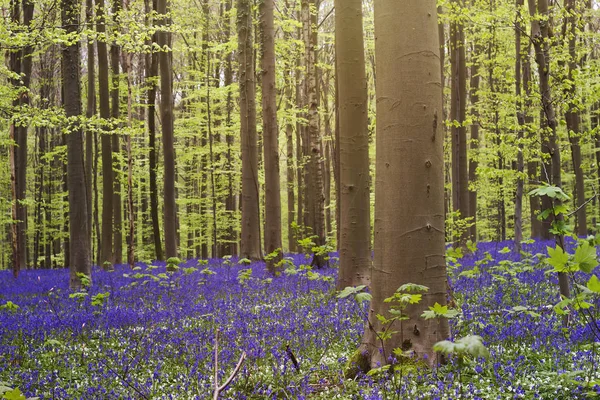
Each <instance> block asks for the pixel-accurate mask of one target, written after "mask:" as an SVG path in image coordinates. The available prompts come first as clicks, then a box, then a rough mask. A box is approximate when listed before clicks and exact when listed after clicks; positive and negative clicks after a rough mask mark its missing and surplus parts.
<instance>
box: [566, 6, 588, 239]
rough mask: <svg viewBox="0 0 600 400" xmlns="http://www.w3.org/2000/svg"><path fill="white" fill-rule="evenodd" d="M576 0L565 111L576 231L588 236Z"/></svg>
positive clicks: (571, 17)
mask: <svg viewBox="0 0 600 400" xmlns="http://www.w3.org/2000/svg"><path fill="white" fill-rule="evenodd" d="M576 3H577V2H576V1H575V0H567V1H566V9H567V12H568V13H569V16H568V24H569V31H568V33H567V35H568V37H569V40H568V44H569V67H568V79H569V82H570V85H569V88H568V90H567V97H568V100H569V101H568V105H567V107H568V110H567V112H566V113H565V120H566V122H567V133H568V136H569V142H570V144H571V157H572V160H573V171H574V173H575V200H576V207H577V212H576V213H575V216H576V217H577V219H576V222H577V224H576V233H577V235H578V236H586V235H587V234H588V232H587V212H586V207H585V202H586V199H585V184H584V176H583V169H582V168H581V147H580V145H579V137H580V135H581V132H580V127H579V125H580V118H581V117H580V115H579V111H578V108H577V107H578V105H577V98H576V97H577V86H576V84H575V76H574V72H575V71H576V70H577V61H578V60H577V26H578V24H579V12H580V11H579V8H578V7H577V4H576Z"/></svg>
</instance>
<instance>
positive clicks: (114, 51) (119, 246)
mask: <svg viewBox="0 0 600 400" xmlns="http://www.w3.org/2000/svg"><path fill="white" fill-rule="evenodd" d="M122 8H123V5H122V1H121V0H113V15H112V19H113V22H114V23H115V26H118V25H117V17H118V15H119V13H120V12H121V9H122ZM114 29H118V27H115V28H114ZM120 58H121V51H120V48H119V45H117V44H116V43H113V44H111V46H110V64H111V69H112V89H111V93H110V96H111V102H112V104H111V117H112V118H113V121H112V126H113V127H114V128H118V120H119V116H120V114H121V113H120V110H119V105H120V98H119V81H120V79H119V72H120V71H119V61H120ZM120 142H121V141H120V135H117V134H115V133H114V132H113V134H112V135H111V145H112V160H113V161H112V165H113V167H114V169H113V176H114V181H113V183H114V190H113V216H114V223H113V257H114V263H115V264H122V263H123V204H122V199H121V173H122V169H123V168H122V166H121V157H120V152H121V143H120Z"/></svg>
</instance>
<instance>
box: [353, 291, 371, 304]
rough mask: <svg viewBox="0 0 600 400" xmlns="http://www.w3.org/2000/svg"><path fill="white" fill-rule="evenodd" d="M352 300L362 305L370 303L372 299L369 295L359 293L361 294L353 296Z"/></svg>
mask: <svg viewBox="0 0 600 400" xmlns="http://www.w3.org/2000/svg"><path fill="white" fill-rule="evenodd" d="M354 298H355V299H356V301H357V302H359V303H363V302H365V301H367V302H370V301H371V299H372V298H373V296H371V293H367V292H361V293H357V294H356V296H354Z"/></svg>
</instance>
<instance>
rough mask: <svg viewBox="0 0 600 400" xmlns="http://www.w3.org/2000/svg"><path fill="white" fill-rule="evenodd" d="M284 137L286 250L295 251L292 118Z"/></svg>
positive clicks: (289, 90)
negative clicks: (285, 154) (285, 155)
mask: <svg viewBox="0 0 600 400" xmlns="http://www.w3.org/2000/svg"><path fill="white" fill-rule="evenodd" d="M286 78H287V79H286V97H287V101H286V111H287V114H288V115H291V109H292V102H293V95H294V94H293V93H294V92H293V87H292V82H293V76H292V74H291V72H290V73H289V74H286ZM285 138H286V153H287V158H286V167H287V168H286V172H287V175H286V178H287V220H288V250H289V251H290V252H292V253H293V252H296V241H295V236H294V229H293V222H294V217H295V212H296V211H295V210H296V206H295V201H296V199H295V193H294V125H293V124H292V119H291V118H288V119H287V120H286V125H285Z"/></svg>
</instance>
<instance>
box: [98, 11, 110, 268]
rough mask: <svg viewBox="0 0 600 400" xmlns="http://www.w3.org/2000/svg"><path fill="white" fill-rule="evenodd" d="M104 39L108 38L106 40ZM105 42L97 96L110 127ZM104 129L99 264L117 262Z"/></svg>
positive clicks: (101, 15)
mask: <svg viewBox="0 0 600 400" xmlns="http://www.w3.org/2000/svg"><path fill="white" fill-rule="evenodd" d="M104 8H105V2H104V0H98V7H97V21H98V22H97V28H96V29H97V31H98V33H99V34H101V35H102V34H105V33H106V12H105V10H104ZM104 40H105V39H104ZM104 40H98V42H97V47H98V92H99V93H98V94H99V97H100V118H102V119H103V120H104V123H105V124H108V122H109V119H110V93H109V80H108V50H107V45H106V42H105V41H104ZM108 129H109V128H108V127H107V126H105V128H104V130H105V132H104V133H103V134H102V138H101V141H102V254H101V257H100V262H101V263H102V264H104V263H105V262H109V263H111V264H112V263H114V255H113V197H114V196H113V191H114V186H113V180H114V176H113V168H112V161H113V160H112V143H111V136H110V135H109V134H108V132H107V130H108Z"/></svg>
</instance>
